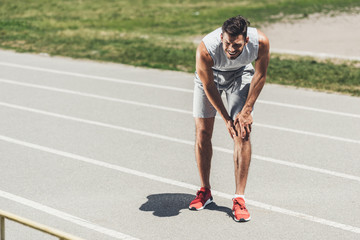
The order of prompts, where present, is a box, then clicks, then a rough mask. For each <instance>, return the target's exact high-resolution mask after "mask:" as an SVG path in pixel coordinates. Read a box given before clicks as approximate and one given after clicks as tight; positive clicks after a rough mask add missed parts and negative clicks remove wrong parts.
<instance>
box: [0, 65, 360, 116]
mask: <svg viewBox="0 0 360 240" xmlns="http://www.w3.org/2000/svg"><path fill="white" fill-rule="evenodd" d="M0 65H3V66H7V67H15V68H22V69H28V70H35V71H42V72H49V73H55V74H62V75H68V76H74V77H81V78H90V79H97V80H102V81H109V82H117V83H123V84H132V85H138V86H145V87H152V88H159V89H166V90H172V91H178V92H187V93H193V92H194V91H193V90H192V89H186V88H179V87H170V86H163V85H158V84H149V83H144V82H136V81H129V80H122V79H117V78H109V77H102V76H94V75H88V74H81V73H75V72H68V71H60V70H55V69H48V68H40V67H33V66H27V65H20V64H15V63H7V62H0ZM257 102H258V103H262V104H270V105H277V106H282V107H289V108H295V109H302V110H307V111H314V112H322V113H327V114H334V115H339V116H345V117H355V118H360V114H352V113H345V112H338V111H330V110H324V109H320V108H312V107H306V106H301V105H293V104H283V103H278V102H273V101H266V100H257Z"/></svg>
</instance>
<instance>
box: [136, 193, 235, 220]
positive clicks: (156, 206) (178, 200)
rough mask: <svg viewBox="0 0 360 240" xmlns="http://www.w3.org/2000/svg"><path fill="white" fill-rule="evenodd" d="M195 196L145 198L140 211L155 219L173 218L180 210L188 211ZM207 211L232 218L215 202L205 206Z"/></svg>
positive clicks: (228, 209) (228, 210)
mask: <svg viewBox="0 0 360 240" xmlns="http://www.w3.org/2000/svg"><path fill="white" fill-rule="evenodd" d="M194 198H195V195H191V194H184V193H161V194H153V195H149V196H148V197H147V199H148V201H147V202H146V203H144V204H143V205H141V207H140V208H139V209H140V210H141V211H147V212H153V215H154V216H157V217H173V216H177V215H179V214H180V210H182V209H188V208H189V204H190V202H191V201H192V200H194ZM205 209H207V210H212V211H219V212H224V213H226V214H227V216H229V217H232V211H231V209H230V208H227V207H221V206H218V205H216V203H215V202H213V203H211V204H209V205H207V206H206V208H205Z"/></svg>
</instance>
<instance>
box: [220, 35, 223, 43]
mask: <svg viewBox="0 0 360 240" xmlns="http://www.w3.org/2000/svg"><path fill="white" fill-rule="evenodd" d="M220 38H221V41H222V40H223V34H222V33H221V34H220Z"/></svg>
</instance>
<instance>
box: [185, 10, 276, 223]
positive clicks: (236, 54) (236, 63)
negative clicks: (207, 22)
mask: <svg viewBox="0 0 360 240" xmlns="http://www.w3.org/2000/svg"><path fill="white" fill-rule="evenodd" d="M249 25H250V23H249V22H248V21H247V20H246V19H245V18H244V17H242V16H236V17H233V18H230V19H228V20H226V21H225V22H224V24H223V26H222V28H218V29H216V30H215V31H213V32H211V33H210V34H208V35H206V36H205V37H204V38H203V40H202V42H201V43H200V45H199V46H198V48H197V51H196V73H195V88H194V109H193V112H194V117H195V125H196V143H195V155H196V161H197V166H198V170H199V175H200V181H201V188H200V190H199V191H198V192H197V194H196V198H195V199H194V200H193V201H192V202H191V203H190V205H189V209H191V210H201V209H203V208H205V207H206V205H208V204H210V203H211V202H212V199H213V198H212V196H211V190H210V188H211V186H210V165H211V157H212V145H211V137H212V133H213V127H214V121H215V115H216V112H218V113H219V114H220V116H221V117H222V119H223V120H224V122H225V125H226V128H227V130H228V132H229V134H230V136H231V138H232V139H233V140H234V168H235V184H236V190H235V196H234V198H233V208H232V210H233V215H234V220H235V221H237V222H246V221H249V220H250V219H251V217H250V214H249V212H248V210H247V209H246V206H245V197H244V192H245V186H246V181H247V176H248V170H249V165H250V158H251V145H250V133H251V125H252V123H253V119H252V111H253V107H254V104H255V101H256V99H257V98H258V96H259V94H260V92H261V90H262V88H263V86H264V84H265V79H266V72H267V67H268V64H269V59H270V54H269V40H268V38H267V37H266V36H265V35H264V34H263V33H262V32H261V31H259V30H257V29H256V28H251V27H248V26H249ZM253 61H255V69H254V68H253V66H252V64H251V63H252V62H253ZM222 92H225V94H226V98H227V103H228V111H229V112H228V111H227V110H226V109H225V106H224V104H223V101H222V99H221V93H222Z"/></svg>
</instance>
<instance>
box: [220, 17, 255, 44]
mask: <svg viewBox="0 0 360 240" xmlns="http://www.w3.org/2000/svg"><path fill="white" fill-rule="evenodd" d="M248 26H250V22H249V21H248V20H247V19H246V18H244V17H242V16H240V15H238V16H236V17H232V18H229V19H228V20H226V21H225V22H224V24H223V25H222V32H223V33H225V32H226V33H227V34H229V35H230V36H232V37H236V36H239V35H243V36H244V39H246V37H247V28H248Z"/></svg>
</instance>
